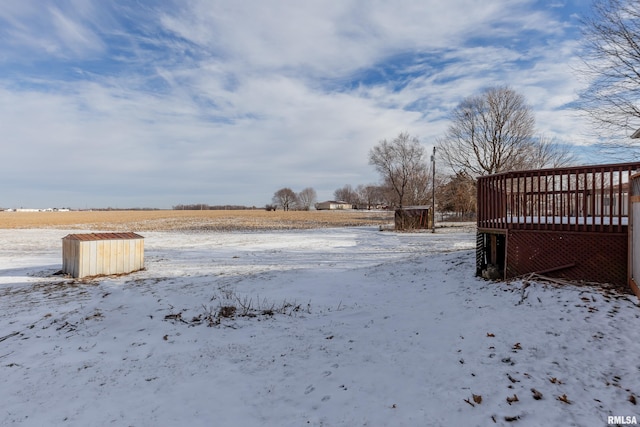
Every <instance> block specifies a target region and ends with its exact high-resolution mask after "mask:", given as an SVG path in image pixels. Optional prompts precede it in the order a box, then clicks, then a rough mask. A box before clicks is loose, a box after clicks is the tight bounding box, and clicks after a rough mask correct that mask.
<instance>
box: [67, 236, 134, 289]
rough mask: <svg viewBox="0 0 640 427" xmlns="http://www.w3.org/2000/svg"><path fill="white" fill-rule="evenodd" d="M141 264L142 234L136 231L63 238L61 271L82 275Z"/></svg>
mask: <svg viewBox="0 0 640 427" xmlns="http://www.w3.org/2000/svg"><path fill="white" fill-rule="evenodd" d="M143 268H144V237H142V236H140V235H139V234H136V233H86V234H69V235H67V236H65V237H63V238H62V272H63V273H65V274H69V275H70V276H72V277H76V278H81V277H88V276H100V275H110V274H124V273H131V272H134V271H138V270H142V269H143Z"/></svg>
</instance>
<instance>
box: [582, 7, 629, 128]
mask: <svg viewBox="0 0 640 427" xmlns="http://www.w3.org/2000/svg"><path fill="white" fill-rule="evenodd" d="M582 23H583V36H584V37H583V38H582V41H583V42H582V44H583V45H582V48H583V49H582V60H583V63H584V67H582V68H581V69H579V70H578V72H579V74H580V75H581V76H582V77H585V78H586V79H587V80H588V87H587V88H586V89H585V90H584V91H583V92H582V93H581V94H580V95H581V96H580V105H579V107H580V109H581V110H582V111H584V112H586V113H587V114H588V116H589V117H590V119H591V121H592V123H593V124H594V125H595V127H596V130H597V131H599V132H601V134H602V135H603V136H604V135H606V136H607V137H608V139H610V138H611V136H612V135H611V133H612V132H614V133H617V134H618V135H619V138H620V139H621V138H622V137H623V136H629V134H630V133H632V132H633V131H635V130H636V129H637V128H638V127H640V2H639V1H638V0H595V2H594V8H593V13H592V14H591V15H590V16H588V17H586V18H584V19H583V21H582Z"/></svg>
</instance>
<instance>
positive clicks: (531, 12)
mask: <svg viewBox="0 0 640 427" xmlns="http://www.w3.org/2000/svg"><path fill="white" fill-rule="evenodd" d="M561 6H562V5H561V4H558V5H555V6H554V7H552V8H551V7H544V6H540V5H539V2H534V1H529V0H519V1H512V2H504V1H498V0H495V1H487V2H477V1H475V0H457V1H450V2H440V1H431V2H425V1H422V0H421V1H418V0H415V1H413V0H401V1H398V2H387V1H381V0H380V1H371V2H363V1H359V0H353V1H344V2H324V1H309V2H297V1H277V2H275V1H274V2H271V1H266V2H265V1H243V2H234V1H220V2H209V1H204V0H192V1H188V2H177V1H176V2H168V1H167V2H158V3H153V4H149V3H144V4H138V3H132V2H101V1H97V0H96V1H93V2H88V1H77V2H76V1H66V2H65V1H63V2H45V3H44V4H43V3H42V2H39V1H23V2H10V3H8V5H3V6H1V7H0V23H1V24H2V25H0V34H1V35H2V41H0V52H3V53H0V70H2V71H3V75H4V76H5V77H0V114H2V117H3V121H2V122H0V131H1V132H2V134H3V135H6V136H7V137H6V140H7V141H9V142H10V144H8V148H6V150H5V149H3V150H4V151H3V158H4V159H5V162H6V164H7V167H6V168H4V169H3V170H2V171H1V172H0V178H3V179H2V182H5V183H6V182H9V181H10V182H11V183H12V184H11V185H8V184H0V186H1V187H0V189H1V190H2V191H1V193H2V194H3V196H4V197H5V199H4V200H0V206H2V205H6V206H16V205H41V204H58V205H80V206H82V205H83V204H84V203H91V204H95V205H100V206H102V205H117V204H120V205H122V204H125V203H131V205H139V206H143V205H144V206H159V207H170V206H172V205H173V204H179V203H190V202H205V203H244V204H257V205H260V204H264V203H266V202H268V201H269V200H270V198H271V196H272V195H273V193H274V192H275V191H276V190H277V189H279V188H281V187H282V186H289V187H292V188H294V189H302V188H303V187H307V186H312V187H315V188H316V190H317V191H318V193H319V196H320V198H329V197H331V195H332V193H333V190H335V189H336V188H338V187H341V186H343V185H344V184H352V185H354V186H355V185H357V184H360V183H369V182H375V181H376V180H377V176H376V175H375V172H374V171H373V169H372V168H371V167H370V166H369V165H368V164H367V153H368V151H369V149H370V148H371V147H372V146H373V145H374V144H375V143H377V142H378V141H379V140H381V139H383V138H392V137H394V136H395V135H397V134H398V133H399V132H401V131H408V132H410V133H412V134H414V135H417V136H418V137H420V138H421V139H422V141H423V142H424V144H425V146H426V147H430V146H431V144H433V141H434V140H435V138H436V137H438V136H439V135H441V134H442V132H444V130H445V129H446V126H447V124H448V123H447V120H448V114H449V111H450V110H451V109H452V108H453V107H455V105H457V103H459V102H460V101H461V100H462V99H463V98H464V97H466V96H469V95H471V94H475V93H477V92H478V91H480V90H482V89H483V88H485V87H487V86H491V85H495V84H509V85H511V86H513V87H514V88H516V90H518V91H520V92H522V93H523V94H525V96H526V97H527V99H528V101H529V102H530V103H531V104H532V106H533V107H534V110H535V112H536V116H537V120H538V126H539V128H540V129H541V131H543V132H544V133H545V134H547V135H549V136H551V137H554V138H558V139H561V140H563V141H569V142H580V136H579V132H578V130H579V128H580V125H577V123H578V121H579V119H578V118H576V117H574V115H573V113H571V112H570V110H569V109H568V107H567V106H568V105H569V104H570V103H571V102H572V101H573V100H574V99H575V96H576V95H575V94H576V92H577V89H578V86H577V83H575V79H574V78H573V76H572V73H571V69H570V67H569V64H570V63H571V62H572V61H573V60H574V59H573V58H574V52H575V48H576V44H575V37H576V35H575V19H574V18H571V17H570V16H569V15H570V13H571V12H572V11H573V10H574V9H573V8H572V7H569V6H570V5H567V6H565V7H561ZM462 12H464V13H462ZM582 142H584V141H582ZM9 176H11V177H12V179H11V180H8V179H5V178H8V177H9ZM45 176H46V178H35V177H45ZM16 177H20V178H19V179H17V178H16Z"/></svg>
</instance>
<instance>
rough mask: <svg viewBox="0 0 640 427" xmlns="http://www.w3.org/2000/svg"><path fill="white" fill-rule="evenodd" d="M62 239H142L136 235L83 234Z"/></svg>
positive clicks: (129, 233) (69, 235)
mask: <svg viewBox="0 0 640 427" xmlns="http://www.w3.org/2000/svg"><path fill="white" fill-rule="evenodd" d="M63 239H68V240H83V241H91V240H132V239H144V237H142V236H141V235H139V234H136V233H131V232H128V233H85V234H68V235H66V236H65V237H63Z"/></svg>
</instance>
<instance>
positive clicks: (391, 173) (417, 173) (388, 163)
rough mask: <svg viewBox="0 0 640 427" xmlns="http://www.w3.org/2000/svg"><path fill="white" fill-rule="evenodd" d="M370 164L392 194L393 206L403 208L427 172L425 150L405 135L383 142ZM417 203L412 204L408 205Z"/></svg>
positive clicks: (377, 146) (371, 157)
mask: <svg viewBox="0 0 640 427" xmlns="http://www.w3.org/2000/svg"><path fill="white" fill-rule="evenodd" d="M369 164H370V165H373V166H374V167H375V168H376V170H377V171H378V172H379V173H380V175H381V176H382V180H383V182H384V183H385V185H386V186H388V187H389V188H390V189H392V190H393V193H394V196H395V197H394V198H395V200H394V202H395V204H396V205H397V206H399V207H402V206H403V203H405V201H406V200H405V199H406V198H407V195H409V194H410V193H411V189H412V188H415V187H417V186H418V183H417V181H418V180H420V179H421V178H422V177H423V175H424V173H425V171H426V170H427V166H426V162H425V154H424V148H423V147H422V146H421V145H420V142H419V141H418V138H416V137H413V136H411V135H409V134H408V133H406V132H403V133H400V134H399V135H398V136H397V137H396V138H394V139H393V140H392V141H387V140H386V139H384V140H382V141H380V142H379V143H378V145H376V146H375V147H373V148H372V149H371V151H370V152H369ZM413 203H415V202H414V201H413V200H411V201H409V204H413Z"/></svg>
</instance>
